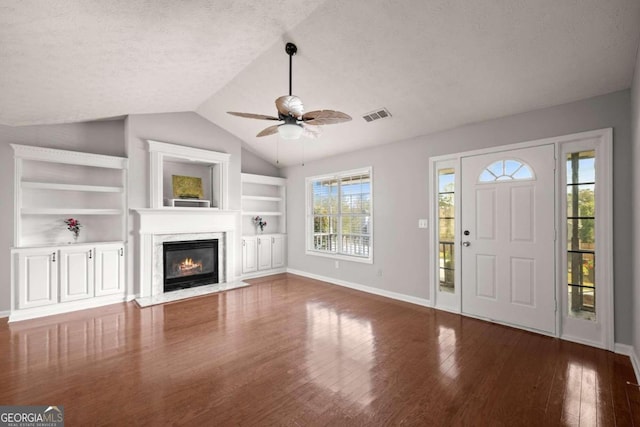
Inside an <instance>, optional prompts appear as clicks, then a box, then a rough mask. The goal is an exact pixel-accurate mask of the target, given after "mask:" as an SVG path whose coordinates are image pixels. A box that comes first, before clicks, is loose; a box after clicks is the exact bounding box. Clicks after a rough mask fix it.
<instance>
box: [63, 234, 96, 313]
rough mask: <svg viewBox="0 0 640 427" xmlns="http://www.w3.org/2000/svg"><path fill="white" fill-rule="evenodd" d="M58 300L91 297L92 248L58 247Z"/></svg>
mask: <svg viewBox="0 0 640 427" xmlns="http://www.w3.org/2000/svg"><path fill="white" fill-rule="evenodd" d="M59 254H60V267H59V268H60V301H61V302H65V301H75V300H79V299H84V298H91V297H93V256H94V255H95V254H94V249H93V248H88V247H86V246H85V247H68V248H63V249H60V251H59Z"/></svg>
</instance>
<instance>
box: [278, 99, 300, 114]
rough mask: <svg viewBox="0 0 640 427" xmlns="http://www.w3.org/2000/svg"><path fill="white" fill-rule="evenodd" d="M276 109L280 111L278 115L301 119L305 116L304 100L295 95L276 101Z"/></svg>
mask: <svg viewBox="0 0 640 427" xmlns="http://www.w3.org/2000/svg"><path fill="white" fill-rule="evenodd" d="M276 108H277V109H278V113H280V114H281V115H283V116H293V117H295V118H299V117H300V116H302V115H303V114H304V106H303V105H302V100H301V99H300V98H298V97H297V96H294V95H286V96H281V97H280V98H278V99H276Z"/></svg>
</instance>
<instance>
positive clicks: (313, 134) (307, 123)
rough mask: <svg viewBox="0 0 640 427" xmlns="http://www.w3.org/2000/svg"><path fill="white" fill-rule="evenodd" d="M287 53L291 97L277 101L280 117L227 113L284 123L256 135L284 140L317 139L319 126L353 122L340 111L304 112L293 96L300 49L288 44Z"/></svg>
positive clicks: (300, 103)
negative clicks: (293, 75)
mask: <svg viewBox="0 0 640 427" xmlns="http://www.w3.org/2000/svg"><path fill="white" fill-rule="evenodd" d="M285 52H287V55H289V95H285V96H281V97H279V98H278V99H276V108H277V110H278V117H274V116H266V115H264V114H252V113H238V112H234V111H227V113H229V114H231V115H233V116H238V117H246V118H249V119H260V120H274V121H281V122H284V123H281V124H279V125H273V126H269V127H268V128H266V129H263V130H262V131H261V132H260V133H258V134H257V135H256V136H258V137H261V136H267V135H273V134H275V133H279V134H280V136H281V137H282V139H298V138H300V136H301V135H303V134H304V135H305V136H306V137H310V138H317V137H318V136H319V134H320V128H319V127H318V126H319V125H331V124H335V123H342V122H348V121H349V120H351V116H349V115H348V114H345V113H342V112H340V111H334V110H315V111H309V112H308V113H305V112H304V106H303V105H302V100H301V99H300V98H298V97H297V96H294V95H292V94H291V75H292V67H293V55H295V54H296V52H298V47H297V46H296V45H295V44H293V43H287V45H286V46H285Z"/></svg>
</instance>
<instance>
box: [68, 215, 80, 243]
mask: <svg viewBox="0 0 640 427" xmlns="http://www.w3.org/2000/svg"><path fill="white" fill-rule="evenodd" d="M64 223H65V224H67V230H69V231H70V232H72V233H73V238H74V239H77V238H78V235H80V227H82V225H80V221H78V220H77V219H75V218H68V219H65V220H64Z"/></svg>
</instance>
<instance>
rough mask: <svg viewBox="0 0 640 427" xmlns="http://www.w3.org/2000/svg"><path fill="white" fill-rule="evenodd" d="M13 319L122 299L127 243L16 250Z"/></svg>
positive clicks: (14, 254)
mask: <svg viewBox="0 0 640 427" xmlns="http://www.w3.org/2000/svg"><path fill="white" fill-rule="evenodd" d="M12 252H13V255H12V256H13V259H14V262H13V265H14V267H13V271H12V277H13V282H14V284H13V287H12V301H13V303H12V311H11V315H10V318H9V321H15V320H23V319H30V318H34V317H40V316H44V315H48V314H55V313H64V312H67V311H73V310H78V309H83V308H90V307H97V306H100V305H105V304H111V303H114V302H118V301H123V300H124V297H125V285H124V283H125V261H124V260H125V256H124V255H125V252H124V243H122V242H118V243H103V244H100V243H95V244H84V245H66V246H58V247H55V246H52V247H43V248H29V249H25V248H20V249H13V251H12Z"/></svg>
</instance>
